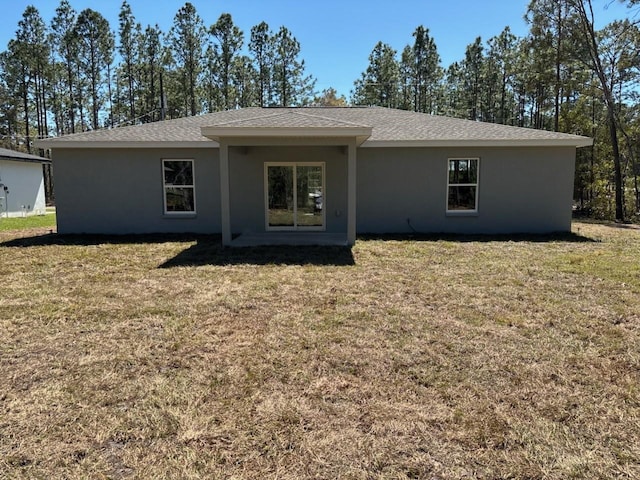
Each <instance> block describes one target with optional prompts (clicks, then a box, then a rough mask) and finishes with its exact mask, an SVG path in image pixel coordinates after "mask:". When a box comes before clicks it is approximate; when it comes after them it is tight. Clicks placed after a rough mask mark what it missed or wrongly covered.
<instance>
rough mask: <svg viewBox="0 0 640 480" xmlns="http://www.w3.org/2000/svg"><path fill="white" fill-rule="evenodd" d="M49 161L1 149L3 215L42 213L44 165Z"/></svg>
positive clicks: (1, 215)
mask: <svg viewBox="0 0 640 480" xmlns="http://www.w3.org/2000/svg"><path fill="white" fill-rule="evenodd" d="M45 163H51V161H50V160H48V159H46V158H42V157H38V156H36V155H29V154H27V153H22V152H16V151H14V150H8V149H6V148H0V217H22V216H27V215H43V214H44V213H45V209H46V203H45V202H46V200H45V193H44V177H43V173H42V165H43V164H45Z"/></svg>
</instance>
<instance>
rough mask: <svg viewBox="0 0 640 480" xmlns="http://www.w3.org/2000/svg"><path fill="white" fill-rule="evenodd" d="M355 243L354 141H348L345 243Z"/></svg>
mask: <svg viewBox="0 0 640 480" xmlns="http://www.w3.org/2000/svg"><path fill="white" fill-rule="evenodd" d="M355 243H356V142H355V139H353V140H351V141H350V142H349V148H348V154H347V244H349V245H354V244H355Z"/></svg>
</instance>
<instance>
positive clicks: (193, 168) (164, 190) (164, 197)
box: [161, 158, 197, 216]
mask: <svg viewBox="0 0 640 480" xmlns="http://www.w3.org/2000/svg"><path fill="white" fill-rule="evenodd" d="M165 162H191V176H192V178H193V184H192V185H173V184H167V183H166V181H165V175H164V165H165ZM161 164H162V165H161V166H162V204H163V207H164V214H165V215H171V216H174V215H175V216H184V215H195V214H196V210H197V208H196V206H197V202H196V162H195V161H194V159H193V158H163V159H162V162H161ZM167 188H191V189H192V190H193V210H190V211H185V212H175V211H167Z"/></svg>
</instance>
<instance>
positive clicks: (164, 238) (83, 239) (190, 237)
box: [0, 233, 221, 247]
mask: <svg viewBox="0 0 640 480" xmlns="http://www.w3.org/2000/svg"><path fill="white" fill-rule="evenodd" d="M203 237H207V238H210V239H211V242H221V240H220V238H221V237H220V235H196V234H185V233H157V234H141V235H94V234H77V235H76V234H73V235H65V234H57V233H47V234H43V235H34V236H30V237H18V238H12V239H11V240H6V241H4V242H2V243H0V246H2V247H41V246H47V245H70V246H80V247H81V246H92V245H104V244H112V245H143V244H146V243H167V242H192V241H195V240H197V239H199V238H203Z"/></svg>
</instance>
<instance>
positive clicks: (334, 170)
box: [38, 107, 592, 245]
mask: <svg viewBox="0 0 640 480" xmlns="http://www.w3.org/2000/svg"><path fill="white" fill-rule="evenodd" d="M591 144H592V139H590V138H588V137H582V136H576V135H569V134H563V133H555V132H548V131H542V130H533V129H528V128H517V127H511V126H505V125H497V124H489V123H482V122H473V121H468V120H460V119H454V118H447V117H443V116H433V115H427V114H423V113H415V112H409V111H402V110H395V109H389V108H382V107H342V108H334V107H307V108H245V109H239V110H230V111H224V112H218V113H211V114H206V115H201V116H195V117H187V118H180V119H174V120H166V121H162V122H157V123H149V124H144V125H136V126H129V127H122V128H115V129H105V130H97V131H93V132H86V133H81V134H75V135H68V136H63V137H58V138H51V139H47V140H41V141H39V142H38V145H39V147H41V148H50V149H51V153H52V159H53V165H54V167H55V172H56V186H55V191H56V207H57V214H58V232H60V233H104V234H126V233H152V232H155V233H157V232H191V233H220V234H222V241H223V243H224V244H225V245H233V244H242V241H243V240H242V239H243V238H245V239H246V238H251V239H252V240H251V241H252V242H261V241H264V242H269V239H272V240H273V239H283V238H285V237H287V236H288V238H289V239H291V238H298V239H306V240H308V241H309V242H310V243H313V242H319V243H321V242H322V241H323V239H331V240H332V241H336V242H342V243H345V244H349V245H351V244H353V243H354V242H355V239H356V234H357V233H358V234H360V233H411V232H425V233H428V232H433V233H489V234H496V233H546V232H557V231H569V230H570V227H571V207H572V194H573V178H574V164H575V156H576V148H578V147H584V146H588V145H591ZM285 232H286V233H285Z"/></svg>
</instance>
